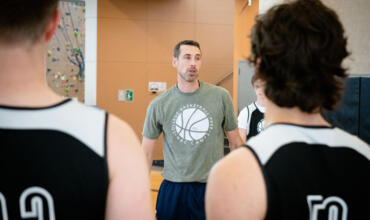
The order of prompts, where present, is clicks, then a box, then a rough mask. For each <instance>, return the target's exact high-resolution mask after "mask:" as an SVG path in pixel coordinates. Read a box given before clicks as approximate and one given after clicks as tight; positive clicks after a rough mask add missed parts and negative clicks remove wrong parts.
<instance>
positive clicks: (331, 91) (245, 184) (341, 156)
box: [206, 0, 370, 220]
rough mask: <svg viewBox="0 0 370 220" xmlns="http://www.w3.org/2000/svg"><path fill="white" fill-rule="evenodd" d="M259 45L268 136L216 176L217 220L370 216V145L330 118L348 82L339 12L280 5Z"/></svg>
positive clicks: (263, 23)
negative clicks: (327, 112)
mask: <svg viewBox="0 0 370 220" xmlns="http://www.w3.org/2000/svg"><path fill="white" fill-rule="evenodd" d="M324 21H325V22H324ZM251 45H252V55H251V57H250V61H251V62H252V63H253V64H254V65H255V66H256V73H255V74H256V76H257V77H258V78H259V79H261V80H262V81H263V82H264V83H265V89H264V93H265V95H266V98H267V100H266V106H265V107H266V112H265V115H264V116H265V119H264V120H265V130H264V131H263V132H262V133H260V134H259V135H257V136H255V137H253V138H251V139H250V140H248V141H247V143H246V145H247V147H245V148H241V149H238V150H235V151H234V152H231V153H230V154H228V155H227V156H226V157H225V158H223V159H222V160H221V161H220V162H219V163H217V164H216V165H215V166H214V167H213V169H212V170H211V173H210V176H209V179H208V183H207V191H206V214H207V218H209V219H236V220H237V219H282V220H290V219H291V220H297V219H310V220H317V219H320V220H321V219H325V220H334V219H335V220H347V219H370V212H369V210H368V208H369V207H370V187H369V186H370V146H369V144H367V143H365V142H364V141H362V140H361V139H359V138H358V137H356V136H354V135H351V134H349V133H347V132H345V131H343V130H341V129H339V128H335V127H333V126H331V125H330V124H329V123H328V122H327V121H325V120H324V118H323V117H322V115H321V114H320V111H321V110H322V109H329V110H331V109H333V108H334V107H335V105H336V103H337V102H338V101H339V99H340V95H341V88H342V87H343V79H344V78H346V76H347V75H346V69H344V68H343V67H342V66H341V64H342V62H343V60H344V58H345V57H347V56H348V52H347V49H346V38H345V34H344V29H343V27H342V24H341V23H340V21H339V19H338V16H337V15H336V13H335V12H334V11H333V10H331V9H329V8H328V7H326V6H325V5H323V4H322V3H321V2H320V1H319V0H295V1H289V2H288V3H283V4H280V5H277V6H274V7H273V8H271V9H269V10H268V11H267V12H266V14H263V15H260V16H258V17H257V18H256V24H255V25H254V27H253V28H252V33H251Z"/></svg>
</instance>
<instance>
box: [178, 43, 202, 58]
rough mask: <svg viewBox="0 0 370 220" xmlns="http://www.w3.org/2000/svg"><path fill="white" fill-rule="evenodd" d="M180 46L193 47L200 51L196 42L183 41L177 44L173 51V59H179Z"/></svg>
mask: <svg viewBox="0 0 370 220" xmlns="http://www.w3.org/2000/svg"><path fill="white" fill-rule="evenodd" d="M181 45H190V46H195V47H198V49H199V50H200V45H199V43H198V42H196V41H193V40H183V41H180V42H179V43H177V44H176V46H175V48H174V49H173V57H176V58H179V55H180V47H181Z"/></svg>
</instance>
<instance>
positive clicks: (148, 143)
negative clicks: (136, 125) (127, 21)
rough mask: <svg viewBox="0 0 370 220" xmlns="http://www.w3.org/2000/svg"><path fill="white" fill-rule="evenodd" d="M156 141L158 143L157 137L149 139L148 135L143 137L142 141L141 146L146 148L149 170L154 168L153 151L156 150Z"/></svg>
mask: <svg viewBox="0 0 370 220" xmlns="http://www.w3.org/2000/svg"><path fill="white" fill-rule="evenodd" d="M156 143H157V139H149V138H146V137H143V141H142V143H141V147H142V148H143V150H144V153H145V156H146V161H147V164H148V169H149V170H150V169H151V168H152V163H153V151H154V147H155V144H156Z"/></svg>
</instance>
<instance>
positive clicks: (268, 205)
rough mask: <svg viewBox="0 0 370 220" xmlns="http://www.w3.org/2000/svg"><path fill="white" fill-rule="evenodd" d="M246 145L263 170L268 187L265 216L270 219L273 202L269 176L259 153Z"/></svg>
mask: <svg viewBox="0 0 370 220" xmlns="http://www.w3.org/2000/svg"><path fill="white" fill-rule="evenodd" d="M244 147H246V148H247V149H248V150H250V151H251V152H252V154H253V155H254V157H255V158H256V160H257V162H258V164H259V166H260V168H261V171H262V175H263V179H264V182H265V187H266V195H267V198H266V200H267V209H266V216H265V219H270V218H271V216H270V213H271V212H270V210H271V209H272V207H273V206H272V204H271V202H272V201H271V199H270V198H272V197H271V186H270V183H269V181H268V179H269V178H268V176H267V173H266V171H265V168H264V166H263V164H262V163H261V160H260V158H259V157H258V155H257V153H256V152H255V151H254V150H253V148H252V147H250V146H249V145H246V144H245V145H244Z"/></svg>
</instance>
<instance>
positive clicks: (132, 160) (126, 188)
mask: <svg viewBox="0 0 370 220" xmlns="http://www.w3.org/2000/svg"><path fill="white" fill-rule="evenodd" d="M107 160H108V167H109V188H108V196H107V206H106V214H105V219H107V220H111V219H154V213H153V208H152V201H151V194H150V180H149V175H148V168H147V165H146V159H145V155H144V152H143V150H142V149H141V147H140V144H139V141H138V138H137V137H136V135H135V133H134V131H133V130H132V129H131V127H130V126H129V125H127V124H126V123H125V122H122V121H121V120H119V119H118V118H117V117H115V116H113V115H109V119H108V130H107Z"/></svg>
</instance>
